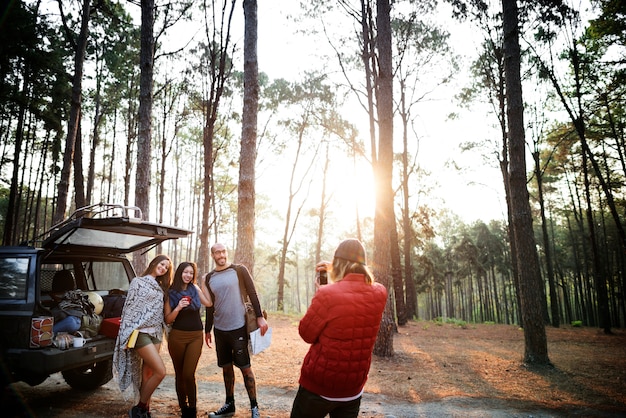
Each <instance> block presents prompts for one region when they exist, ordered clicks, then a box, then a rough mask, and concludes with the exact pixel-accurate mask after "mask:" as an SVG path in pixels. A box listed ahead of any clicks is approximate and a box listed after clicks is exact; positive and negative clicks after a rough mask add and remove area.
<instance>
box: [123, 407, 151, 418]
mask: <svg viewBox="0 0 626 418" xmlns="http://www.w3.org/2000/svg"><path fill="white" fill-rule="evenodd" d="M128 416H129V417H130V418H150V417H151V415H150V413H149V412H148V411H146V410H143V409H141V408H140V407H138V406H136V405H135V406H133V407H132V408H130V411H128Z"/></svg>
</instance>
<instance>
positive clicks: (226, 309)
mask: <svg viewBox="0 0 626 418" xmlns="http://www.w3.org/2000/svg"><path fill="white" fill-rule="evenodd" d="M209 287H210V288H211V292H213V295H214V296H215V300H214V301H213V303H214V306H215V315H214V320H213V325H214V326H215V328H217V329H219V330H220V331H232V330H235V329H239V328H241V327H243V326H244V325H245V319H244V317H245V310H244V306H243V302H242V300H241V290H240V289H239V279H238V278H237V272H236V271H235V269H234V268H232V267H229V268H227V269H226V270H222V271H216V272H214V273H213V275H212V276H211V280H210V281H209Z"/></svg>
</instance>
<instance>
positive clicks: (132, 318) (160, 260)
mask: <svg viewBox="0 0 626 418" xmlns="http://www.w3.org/2000/svg"><path fill="white" fill-rule="evenodd" d="M171 281H172V261H171V260H170V259H169V257H167V256H166V255H158V256H156V257H155V258H154V259H153V260H152V261H151V262H150V264H149V265H148V267H147V268H146V270H145V272H144V273H143V275H142V276H140V277H135V278H134V279H133V280H132V281H131V282H130V286H129V288H128V295H127V296H126V303H125V304H124V309H123V311H122V318H121V322H120V330H119V333H118V335H117V341H116V343H115V352H114V354H113V364H114V367H113V372H114V375H115V378H116V380H117V383H118V385H119V387H120V390H121V391H122V394H123V395H124V398H125V399H129V398H130V397H131V396H133V397H134V398H135V399H136V398H137V397H138V398H139V402H138V403H137V405H136V406H134V407H133V408H132V409H131V410H130V413H129V415H130V417H131V418H135V417H150V412H149V410H150V398H151V397H152V394H153V393H154V391H155V390H156V388H157V387H158V386H159V384H160V383H161V381H162V380H163V378H164V377H165V364H164V363H163V359H161V356H160V354H159V350H160V349H161V341H162V340H163V323H164V321H163V303H164V296H165V293H164V292H165V289H167V288H168V287H169V285H170V283H171ZM134 330H138V331H139V334H138V337H137V340H136V343H135V345H134V347H133V348H129V347H128V342H129V339H130V336H131V334H132V332H133V331H134Z"/></svg>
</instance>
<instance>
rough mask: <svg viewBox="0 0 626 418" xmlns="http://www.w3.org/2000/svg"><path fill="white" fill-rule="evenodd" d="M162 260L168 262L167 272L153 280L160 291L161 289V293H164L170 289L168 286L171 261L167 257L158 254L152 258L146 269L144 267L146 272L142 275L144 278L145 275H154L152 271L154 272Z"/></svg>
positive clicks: (170, 275) (170, 281)
mask: <svg viewBox="0 0 626 418" xmlns="http://www.w3.org/2000/svg"><path fill="white" fill-rule="evenodd" d="M163 260H167V261H169V262H170V265H169V267H168V268H167V271H166V272H165V274H163V275H162V276H158V277H155V278H156V281H157V283H158V284H159V286H161V289H163V291H164V292H165V291H166V290H167V289H168V288H169V287H170V284H171V283H172V260H170V258H169V257H168V256H166V255H165V254H159V255H157V256H156V257H154V258H153V259H152V261H150V264H148V267H146V270H145V271H144V272H143V275H144V276H145V275H147V274H152V273H154V271H155V270H156V266H157V265H158V264H159V263H160V262H161V261H163Z"/></svg>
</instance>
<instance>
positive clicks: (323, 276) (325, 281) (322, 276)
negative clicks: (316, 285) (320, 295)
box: [320, 270, 328, 286]
mask: <svg viewBox="0 0 626 418" xmlns="http://www.w3.org/2000/svg"><path fill="white" fill-rule="evenodd" d="M323 284H328V273H327V272H326V270H320V286H321V285H323Z"/></svg>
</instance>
